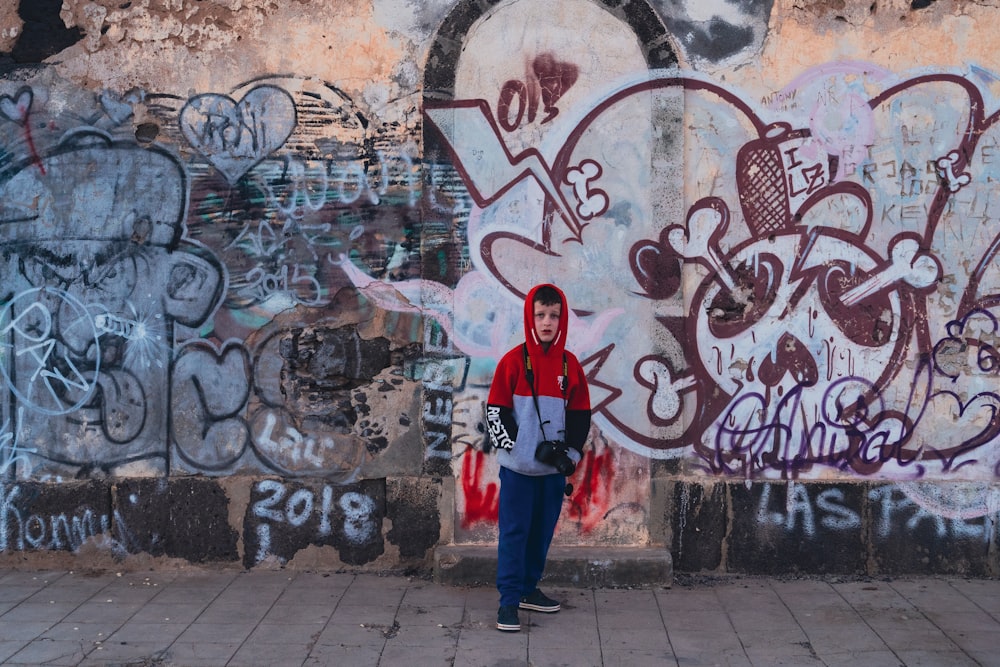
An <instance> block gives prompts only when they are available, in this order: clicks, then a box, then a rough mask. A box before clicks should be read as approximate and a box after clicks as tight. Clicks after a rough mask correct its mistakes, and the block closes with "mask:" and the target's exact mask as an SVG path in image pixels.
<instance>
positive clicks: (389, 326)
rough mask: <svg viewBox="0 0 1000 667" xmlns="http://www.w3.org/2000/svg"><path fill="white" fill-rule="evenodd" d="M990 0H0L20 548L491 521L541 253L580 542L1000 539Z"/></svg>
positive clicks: (981, 542)
mask: <svg viewBox="0 0 1000 667" xmlns="http://www.w3.org/2000/svg"><path fill="white" fill-rule="evenodd" d="M995 9H996V8H995V7H993V6H991V5H990V3H985V2H984V3H977V2H943V1H942V0H937V1H936V2H921V3H918V2H914V3H906V2H898V1H896V2H890V3H882V2H876V3H870V2H868V3H863V4H862V3H843V2H838V3H824V2H816V3H803V2H798V3H794V4H793V3H789V2H778V3H772V2H767V1H761V2H744V3H726V2H721V1H720V2H693V1H692V2H666V1H665V0H659V1H653V0H649V1H646V0H627V1H625V2H619V1H612V0H558V1H554V2H545V3H539V2H533V1H529V0H519V1H518V0H514V1H502V2H485V1H479V0H457V1H456V0H437V1H434V2H407V1H406V0H372V1H368V2H361V1H357V2H347V1H344V2H334V1H331V0H327V1H320V0H296V1H293V2H274V1H272V0H202V1H199V2H193V1H190V0H140V1H133V2H120V0H113V1H112V0H99V1H97V2H93V1H84V0H66V1H65V2H62V3H59V2H48V1H45V2H35V1H31V2H29V1H28V0H22V1H21V2H20V3H19V6H18V7H16V8H6V9H0V50H2V51H3V52H4V53H3V55H0V65H3V66H4V67H5V69H4V70H3V71H2V73H0V251H2V255H0V275H2V277H3V280H2V283H0V371H2V377H3V390H4V394H3V399H2V400H0V473H2V475H3V478H2V479H3V481H2V482H0V550H2V551H3V552H4V553H5V554H6V556H7V558H9V559H11V560H12V561H19V560H29V561H30V560H32V559H35V560H37V559H41V558H51V557H52V554H53V553H57V554H59V553H68V554H76V556H69V557H70V558H74V557H76V558H80V557H83V555H86V557H87V558H88V559H98V560H99V559H100V558H114V559H124V560H125V561H126V562H137V561H138V560H142V562H145V560H143V559H150V558H151V559H154V560H157V559H158V560H160V561H163V562H172V561H171V560H170V559H179V562H199V563H203V562H209V563H220V564H226V563H231V564H233V565H238V566H243V567H265V566H273V565H276V564H290V565H292V566H303V567H323V566H350V567H369V568H378V567H423V566H425V565H426V564H427V563H428V562H429V558H430V554H431V553H432V550H433V547H434V546H435V545H436V544H439V543H458V544H465V543H470V544H489V543H491V542H492V541H493V540H495V530H496V494H497V481H496V473H497V469H496V461H495V458H494V457H492V456H491V455H490V453H489V452H488V451H484V449H483V424H482V414H481V412H482V409H481V406H482V402H483V400H484V399H485V395H486V391H487V389H488V385H489V381H490V379H491V374H492V369H493V367H494V365H495V363H496V361H497V359H498V358H499V356H500V355H501V354H502V353H503V352H504V351H505V350H506V349H508V348H509V347H510V346H512V345H514V344H516V343H517V342H518V340H520V338H521V336H522V331H521V326H522V325H521V317H520V307H521V306H520V298H521V295H523V294H524V293H525V292H526V291H527V290H528V288H529V287H530V286H531V285H532V284H534V283H537V282H540V281H543V280H546V281H548V280H551V281H554V282H556V283H558V284H559V285H560V286H562V287H563V289H565V291H566V292H567V295H568V297H569V300H570V304H571V305H572V306H573V307H574V308H575V312H574V315H573V321H572V326H571V336H570V341H569V343H570V347H571V349H573V350H574V352H576V354H577V355H578V356H579V357H580V359H581V360H582V361H583V363H584V366H585V368H586V370H587V372H588V376H589V379H590V382H591V387H592V397H593V402H594V407H595V419H594V427H593V430H592V437H591V440H590V448H589V450H588V452H587V453H586V456H585V459H584V461H583V464H582V465H581V466H580V470H579V471H578V472H577V474H576V475H575V476H574V478H573V480H572V481H573V483H574V492H573V494H572V495H571V496H570V497H569V498H568V499H567V504H566V507H565V512H564V520H563V522H562V523H561V525H560V528H559V533H558V535H557V541H558V543H559V544H562V545H586V546H612V547H613V546H616V545H624V546H639V545H648V544H652V545H665V546H667V547H669V548H670V549H671V551H672V552H673V554H674V557H675V563H676V564H677V567H678V568H679V569H683V570H693V571H697V570H712V571H740V572H803V571H804V572H838V573H858V572H892V573H899V572H909V571H919V572H956V573H969V574H974V575H979V576H992V575H995V574H997V573H1000V561H998V556H997V549H996V544H997V542H998V539H1000V538H998V535H997V530H996V521H995V518H996V516H997V508H998V505H1000V503H998V502H997V498H998V495H997V492H998V487H997V483H996V479H997V474H998V473H997V470H998V468H997V466H998V465H1000V439H998V436H1000V413H998V407H1000V396H998V394H997V390H996V386H997V382H998V376H1000V353H998V351H997V350H998V349H1000V341H998V339H1000V324H998V318H997V313H996V305H997V303H998V302H1000V299H998V298H997V294H998V293H1000V272H998V271H997V265H996V251H997V246H998V243H997V240H998V239H1000V234H998V231H1000V226H998V222H1000V214H998V213H997V211H996V206H995V205H994V204H993V189H994V188H993V187H992V184H993V181H994V179H995V178H996V167H995V162H996V160H995V155H994V153H995V152H996V144H997V138H996V137H997V134H996V133H997V130H995V129H994V126H995V125H997V123H996V119H997V117H998V116H997V111H998V109H1000V101H998V100H997V99H996V97H995V95H996V92H997V90H998V85H1000V84H998V82H1000V68H998V67H997V66H996V64H995V62H994V60H995V57H994V55H993V54H994V53H995V52H996V47H997V46H998V44H997V38H996V37H995V36H994V34H993V31H992V30H991V24H992V16H993V14H994V13H995Z"/></svg>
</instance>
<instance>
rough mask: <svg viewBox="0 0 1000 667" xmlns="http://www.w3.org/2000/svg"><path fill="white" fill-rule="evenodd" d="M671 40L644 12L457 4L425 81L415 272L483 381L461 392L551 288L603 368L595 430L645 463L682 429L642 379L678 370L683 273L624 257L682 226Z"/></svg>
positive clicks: (681, 104) (613, 7)
mask: <svg viewBox="0 0 1000 667" xmlns="http://www.w3.org/2000/svg"><path fill="white" fill-rule="evenodd" d="M673 39H674V38H673V37H672V36H671V35H670V34H669V33H668V32H667V30H666V28H665V26H664V23H663V21H662V20H661V17H660V16H659V15H658V14H657V13H656V12H655V11H654V10H653V9H652V7H651V5H650V4H648V3H647V2H635V1H633V2H611V1H609V0H553V1H552V2H545V3H540V2H530V1H528V0H505V1H504V2H494V3H488V2H485V1H481V2H474V1H471V0H464V1H462V2H459V3H458V4H457V5H456V6H455V7H454V8H453V10H452V11H451V12H450V14H449V15H448V17H447V18H446V19H445V20H444V22H443V23H442V26H441V28H440V30H439V32H438V34H437V36H436V38H435V40H434V42H433V45H432V47H431V49H430V52H429V55H428V61H427V63H426V66H425V67H426V68H425V73H424V85H425V89H424V93H423V103H424V105H423V116H424V124H423V135H424V146H423V158H424V163H423V168H424V187H425V190H424V207H423V209H422V214H423V226H422V236H421V249H422V252H421V255H422V261H423V265H422V269H423V275H424V276H425V277H426V278H428V279H433V280H436V281H440V282H443V283H444V284H446V285H448V286H449V287H453V288H454V294H455V296H454V310H453V314H454V325H453V330H452V333H453V334H454V335H453V336H452V337H451V338H452V339H453V342H454V343H455V345H454V347H455V349H456V351H459V352H462V353H465V354H468V355H469V356H471V357H473V359H474V361H473V367H476V365H477V362H480V363H478V367H480V368H481V369H484V371H483V374H482V377H478V378H475V379H474V380H470V385H476V382H479V386H483V385H484V384H485V383H486V382H488V378H487V377H485V375H486V374H487V371H488V369H489V367H490V364H491V362H493V361H495V359H498V358H499V356H500V355H502V354H503V352H504V351H505V350H503V349H499V348H501V346H502V344H501V342H500V341H502V343H503V344H506V343H507V341H509V340H511V339H513V338H517V337H519V336H521V335H522V329H521V320H520V316H519V314H518V313H516V312H515V313H512V312H511V309H512V308H519V307H520V303H521V301H522V300H523V298H524V296H525V295H526V294H527V292H528V290H529V289H530V287H531V286H532V285H534V284H538V283H540V282H552V281H555V282H557V284H559V285H560V286H561V287H563V288H564V291H566V293H567V298H568V300H569V304H570V306H571V307H573V309H574V312H575V314H576V315H577V316H579V317H580V318H581V321H584V324H582V325H581V326H580V327H577V328H576V329H575V330H576V331H579V332H580V336H579V337H578V338H577V339H574V343H577V341H579V346H580V351H581V352H582V353H583V354H584V355H585V356H584V357H583V358H585V359H586V358H587V356H588V355H589V358H590V362H591V364H592V367H596V366H597V365H600V366H601V370H600V380H601V387H600V391H597V390H595V391H594V392H593V396H594V397H595V398H594V399H593V400H594V404H595V405H596V406H597V409H596V410H595V413H596V420H597V423H598V424H599V426H600V427H601V428H602V432H605V433H608V434H610V435H611V436H612V437H611V438H610V439H609V442H614V443H615V444H617V445H622V446H626V447H627V446H630V445H633V443H635V445H634V446H635V447H636V448H641V449H640V451H641V452H642V453H648V452H651V451H652V446H656V445H659V444H660V443H673V442H675V441H677V438H678V436H679V435H680V434H681V433H682V432H683V427H684V422H683V421H682V419H681V418H680V417H679V415H680V414H681V412H680V410H679V409H678V410H675V411H674V412H673V413H671V414H670V415H667V416H666V417H661V416H660V415H658V414H654V415H653V416H650V413H651V409H650V408H648V406H647V403H648V402H649V400H652V398H651V391H650V386H649V385H650V383H651V381H649V382H647V381H646V380H642V381H641V382H640V381H638V380H637V379H636V378H637V377H641V372H640V371H642V370H643V369H649V368H650V367H653V366H655V368H656V369H661V368H662V369H672V370H675V371H676V370H678V369H685V368H687V360H686V359H684V358H683V351H684V349H685V348H684V345H683V341H682V340H680V338H681V337H682V334H683V329H682V327H680V325H679V323H680V322H682V318H679V317H677V318H675V319H676V320H677V323H675V322H674V320H670V321H667V322H665V317H664V316H663V312H669V313H671V317H673V313H680V312H681V310H682V308H683V303H682V298H681V294H680V291H679V288H678V285H679V284H680V283H679V280H674V279H675V278H677V275H675V274H678V273H679V263H677V262H675V261H673V258H672V257H671V258H668V259H667V260H666V261H665V262H664V268H663V270H662V271H661V270H660V268H659V266H657V267H656V271H657V276H658V278H657V279H658V280H659V277H660V275H661V274H662V276H663V281H662V282H663V285H662V289H660V287H661V286H660V285H659V283H657V286H655V288H654V287H653V286H651V284H649V283H648V281H647V284H642V283H641V280H642V279H643V276H644V272H645V271H646V269H647V268H649V267H648V266H646V264H644V263H643V262H644V261H645V256H644V257H643V258H642V259H641V261H640V260H636V259H634V258H633V254H634V249H635V248H641V247H647V246H649V245H650V244H651V243H654V244H655V242H656V240H657V239H659V238H660V235H661V232H662V231H663V229H664V228H665V226H666V225H668V224H671V223H672V222H679V221H682V220H683V219H684V218H683V210H684V206H683V193H684V179H685V174H684V164H685V162H684V156H685V145H684V141H685V136H684V132H683V127H684V123H683V120H684V108H685V90H684V88H683V86H682V85H681V78H680V77H679V76H678V74H679V73H678V72H677V64H678V58H677V55H676V54H677V51H676V49H675V43H674V42H673V41H672V40H673ZM653 81H655V83H651V82H653ZM646 84H650V85H648V86H647V85H646ZM618 93H621V94H618ZM651 240H652V241H651ZM667 283H669V284H667ZM586 332H589V333H590V334H591V335H590V336H589V337H588V336H587V335H586ZM574 353H576V351H574ZM650 360H653V361H650ZM595 372H596V371H595ZM665 372H666V371H664V373H665ZM647 375H648V373H647ZM643 382H645V384H643ZM474 391H475V389H472V390H468V391H466V392H465V393H466V394H471V393H473V392H474ZM618 397H626V398H623V399H622V400H617V398H618ZM463 398H467V399H469V400H472V399H474V398H475V397H470V396H463ZM678 405H680V403H678ZM452 426H453V429H454V431H453V441H454V442H460V440H459V437H458V436H459V435H461V434H460V433H459V431H460V429H461V427H462V425H460V424H459V423H458V419H456V420H455V423H454V424H453V425H452ZM653 453H654V454H655V453H657V452H653ZM630 502H631V501H630Z"/></svg>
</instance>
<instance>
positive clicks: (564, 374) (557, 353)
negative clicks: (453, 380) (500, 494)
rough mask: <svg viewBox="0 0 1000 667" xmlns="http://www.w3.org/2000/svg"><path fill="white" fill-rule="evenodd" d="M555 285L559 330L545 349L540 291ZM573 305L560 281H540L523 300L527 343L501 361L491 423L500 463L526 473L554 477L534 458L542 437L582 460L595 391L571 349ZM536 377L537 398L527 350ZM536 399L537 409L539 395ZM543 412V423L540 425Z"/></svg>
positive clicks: (491, 396)
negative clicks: (538, 328) (539, 327)
mask: <svg viewBox="0 0 1000 667" xmlns="http://www.w3.org/2000/svg"><path fill="white" fill-rule="evenodd" d="M542 287H551V288H553V289H554V290H555V291H556V293H558V295H559V299H560V302H561V304H562V308H561V310H560V317H559V328H558V331H557V333H556V336H555V338H554V339H553V341H552V343H551V344H550V345H549V347H548V349H547V350H545V349H543V347H542V344H541V342H540V341H539V340H538V337H537V336H536V335H535V293H536V292H537V291H538V290H539V289H540V288H542ZM568 324H569V306H568V305H567V303H566V295H565V294H563V293H562V290H560V289H559V288H558V287H556V286H555V285H536V286H535V287H533V288H531V291H530V292H528V296H527V298H526V299H525V301H524V336H525V344H524V345H518V346H517V347H515V348H514V349H512V350H510V351H509V352H508V353H507V354H505V355H504V356H503V358H502V359H501V360H500V363H499V364H497V369H496V372H495V373H494V375H493V383H492V384H491V385H490V394H489V398H488V399H487V401H486V424H487V427H488V429H489V434H490V442H491V444H492V445H493V447H495V448H496V449H497V452H498V453H497V457H498V460H499V462H500V465H502V466H504V467H505V468H509V469H511V470H514V471H516V472H519V473H521V474H524V475H551V474H554V473H556V472H557V471H556V469H555V468H554V467H552V466H550V465H548V464H545V463H541V462H539V461H537V460H535V449H536V448H537V446H538V443H539V442H541V441H542V440H561V441H564V442H565V443H566V444H568V445H569V446H570V447H571V448H572V449H571V450H570V451H569V456H570V458H572V459H573V460H574V462H575V463H579V461H580V457H581V455H582V451H583V445H584V444H585V443H586V441H587V433H588V432H589V431H590V391H589V389H588V388H587V378H586V376H585V375H584V373H583V368H582V367H581V366H580V362H579V361H578V360H577V358H576V357H575V356H574V355H573V353H572V352H569V351H567V350H566V333H567V329H568ZM526 352H527V356H528V359H529V361H530V367H531V375H532V376H533V379H534V397H533V396H532V387H531V385H530V384H529V383H528V376H529V374H528V371H527V366H526V364H525V353H526ZM536 398H537V409H536V402H535V399H536ZM539 415H540V416H541V425H539Z"/></svg>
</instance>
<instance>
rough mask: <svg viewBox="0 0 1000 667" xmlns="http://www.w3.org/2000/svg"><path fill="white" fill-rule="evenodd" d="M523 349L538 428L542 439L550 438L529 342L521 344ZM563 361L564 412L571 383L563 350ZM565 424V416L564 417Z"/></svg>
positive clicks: (526, 374) (525, 373)
mask: <svg viewBox="0 0 1000 667" xmlns="http://www.w3.org/2000/svg"><path fill="white" fill-rule="evenodd" d="M521 351H522V352H523V354H524V377H525V379H527V380H528V386H529V387H531V400H532V401H533V402H534V404H535V414H536V415H538V428H539V429H541V431H542V440H548V439H549V438H548V436H546V435H545V422H543V421H542V411H541V410H539V408H538V392H537V391H535V371H534V370H532V368H531V355H529V354H528V344H527V343H522V344H521ZM562 363H563V375H562V377H563V379H562V382H561V383H560V386H559V389H560V390H561V391H562V396H563V414H565V412H566V387H567V385H568V384H569V364H568V363H567V362H566V353H565V352H563V355H562ZM563 422H564V425H565V418H564V419H563Z"/></svg>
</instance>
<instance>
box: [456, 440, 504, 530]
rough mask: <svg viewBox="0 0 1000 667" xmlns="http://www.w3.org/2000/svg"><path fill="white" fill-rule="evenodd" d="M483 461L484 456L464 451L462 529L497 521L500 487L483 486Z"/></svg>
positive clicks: (491, 483)
mask: <svg viewBox="0 0 1000 667" xmlns="http://www.w3.org/2000/svg"><path fill="white" fill-rule="evenodd" d="M485 461H486V455H485V454H483V453H482V452H481V451H479V450H477V449H473V448H471V447H469V448H468V449H466V450H465V456H463V457H462V493H463V495H464V496H465V515H464V516H463V517H462V528H469V527H470V526H472V525H473V524H475V523H478V522H480V521H485V522H488V523H494V524H495V523H497V521H498V519H499V515H500V503H499V498H498V494H499V492H500V486H499V484H497V482H490V483H488V484H486V485H483V468H484V467H485Z"/></svg>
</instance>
